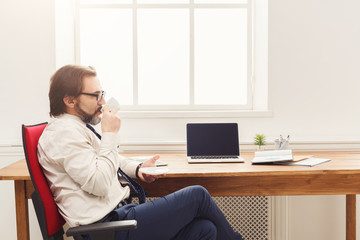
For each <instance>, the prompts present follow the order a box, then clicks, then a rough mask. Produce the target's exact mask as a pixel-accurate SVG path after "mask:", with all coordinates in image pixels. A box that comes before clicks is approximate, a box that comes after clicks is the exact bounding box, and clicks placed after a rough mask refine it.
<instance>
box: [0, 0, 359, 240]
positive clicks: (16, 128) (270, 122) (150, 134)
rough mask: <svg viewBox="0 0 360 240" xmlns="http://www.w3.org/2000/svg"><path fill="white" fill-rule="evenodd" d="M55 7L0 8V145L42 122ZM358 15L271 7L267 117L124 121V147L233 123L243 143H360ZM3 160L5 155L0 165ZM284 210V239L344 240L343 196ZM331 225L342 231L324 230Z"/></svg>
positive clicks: (277, 0) (354, 10)
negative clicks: (283, 139)
mask: <svg viewBox="0 0 360 240" xmlns="http://www.w3.org/2000/svg"><path fill="white" fill-rule="evenodd" d="M53 5H54V3H53V1H51V0H2V1H1V2H0V34H1V37H0V89H1V90H2V91H1V94H0V104H1V109H2V114H1V116H2V117H1V118H0V126H1V135H0V146H4V145H11V144H21V131H20V126H21V124H22V123H26V124H32V123H37V122H42V121H46V120H48V111H49V110H48V99H47V91H48V81H49V78H50V76H51V74H52V73H53V72H54V71H55V40H54V37H55V32H54V9H53ZM359 9H360V1H358V0H343V1H335V0H316V1H314V0H269V60H268V62H269V106H270V110H272V112H273V115H272V116H271V117H265V118H251V117H249V118H238V119H231V118H225V119H210V120H207V119H124V121H123V127H122V134H123V135H122V139H123V141H125V142H133V141H138V140H141V141H142V142H143V141H145V142H157V141H161V140H169V141H180V142H184V140H185V131H184V130H185V124H186V122H188V121H227V122H233V121H235V122H238V123H239V126H240V141H241V142H248V141H251V140H252V137H253V136H254V134H255V133H264V134H265V135H267V136H268V138H269V140H272V139H273V138H274V137H275V136H277V135H278V134H280V133H282V134H284V135H285V134H290V135H291V137H292V140H293V141H308V142H313V141H319V142H327V141H338V142H344V141H348V140H352V141H356V142H360V127H359V123H360V107H359V103H360V71H359V70H358V67H359V66H360V44H359V43H360V24H359V23H360V15H359V14H358V10H359ZM2 149H4V147H0V154H1V151H2ZM4 156H5V157H4ZM19 157H20V156H19ZM6 159H8V158H7V155H6V154H5V155H4V154H3V157H2V158H0V161H1V163H2V164H1V165H0V166H3V165H4V163H5V160H6ZM11 160H13V158H11ZM11 189H12V185H11V183H9V182H0V190H1V191H2V192H3V191H6V192H7V193H8V194H6V195H5V196H4V195H3V197H2V198H1V199H0V206H7V204H11V202H12V201H13V193H11V191H12V190H11ZM314 202H316V203H317V204H315V205H313V203H314ZM325 203H326V204H325ZM324 204H325V205H324ZM318 206H326V208H325V209H324V210H323V209H319V207H318ZM3 209H4V208H2V209H1V210H2V211H1V213H3ZM11 209H13V206H12V205H11V206H10V207H9V208H6V214H1V216H0V239H15V238H14V229H15V225H14V224H15V223H14V215H13V214H14V213H12V211H13V210H11ZM301 209H306V211H307V215H306V216H304V215H301V214H302V213H303V212H302V211H300V210H301ZM4 211H5V210H4ZM288 211H289V226H288V227H289V228H288V230H289V234H288V239H291V240H296V239H300V238H301V239H304V238H305V239H334V240H335V239H344V238H345V237H344V238H339V237H341V236H343V232H344V224H343V221H342V219H344V204H343V199H342V197H336V196H335V197H289V207H288ZM322 213H327V215H323V214H322ZM327 216H330V217H327ZM333 217H337V218H338V219H341V220H339V221H340V222H341V223H342V224H337V222H335V223H334V222H332V223H331V226H332V228H331V229H328V228H326V226H327V225H326V223H327V221H328V219H330V218H331V219H332V218H333ZM311 219H315V220H316V221H315V222H311V221H310V220H311ZM336 221H337V220H336ZM321 222H324V224H321ZM300 223H306V224H307V226H306V229H305V230H304V229H302V227H301V228H298V227H297V226H298V225H299V224H300ZM358 223H359V221H358ZM300 225H301V224H300ZM309 229H311V230H309ZM358 229H360V228H359V227H358ZM35 232H36V231H35ZM35 234H36V233H35ZM37 234H39V232H38V233H37ZM314 236H316V237H315V238H314ZM331 236H332V238H331ZM39 238H40V236H39V235H38V236H37V237H34V238H33V239H39ZM358 239H360V237H359V232H358Z"/></svg>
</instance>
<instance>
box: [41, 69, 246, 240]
mask: <svg viewBox="0 0 360 240" xmlns="http://www.w3.org/2000/svg"><path fill="white" fill-rule="evenodd" d="M104 95H105V92H104V91H103V90H102V88H101V85H100V83H99V80H98V78H97V75H96V71H95V70H94V69H93V68H92V67H83V66H78V65H67V66H64V67H62V68H60V69H59V70H58V71H57V72H56V73H55V74H54V75H53V76H52V78H51V80H50V91H49V99H50V115H51V116H52V117H54V118H53V119H52V121H50V123H49V124H48V125H47V127H46V128H45V130H44V132H43V134H42V135H41V137H40V140H39V145H38V156H39V161H40V164H41V166H42V167H43V169H44V173H45V176H46V178H47V180H48V182H49V185H50V188H51V191H52V193H53V195H54V198H55V201H56V203H57V205H58V207H59V210H60V213H61V215H62V216H63V217H64V219H65V220H66V222H67V223H68V224H69V225H70V226H72V227H73V226H78V225H86V224H90V223H94V222H106V221H116V220H122V219H135V220H137V222H138V227H137V229H135V230H128V231H118V232H117V233H116V239H137V240H139V239H156V240H169V239H187V240H191V239H193V240H199V239H204V240H205V239H219V240H231V239H242V237H241V236H240V234H239V233H236V232H234V231H233V230H232V228H231V226H230V224H229V223H228V222H227V220H226V219H225V217H224V215H223V213H222V212H221V210H220V209H219V208H218V207H217V205H216V204H215V202H214V201H213V199H212V198H211V196H210V194H209V193H208V191H207V190H206V189H205V188H203V187H201V186H190V187H187V188H184V189H181V190H179V191H177V192H174V193H172V194H169V195H167V196H165V197H162V198H159V199H156V200H153V201H151V202H146V203H142V202H143V201H144V199H143V198H142V197H141V196H142V194H141V189H140V190H139V189H138V190H137V191H138V192H140V193H139V200H140V203H141V204H133V203H130V199H129V196H130V187H129V186H128V185H124V184H121V183H120V182H119V176H120V175H119V174H121V175H122V176H124V177H125V178H129V177H130V178H131V177H137V178H138V179H140V180H142V181H144V182H147V183H150V182H153V181H155V180H156V178H157V176H153V175H147V174H144V173H142V172H141V171H139V168H141V167H149V166H155V161H156V160H157V159H158V158H159V157H158V156H155V157H153V158H152V159H150V160H148V161H145V162H144V164H142V165H141V164H139V163H138V162H136V161H131V160H129V159H125V158H121V157H120V155H119V154H118V144H119V135H118V132H119V130H120V125H121V120H120V119H119V117H118V116H116V115H115V112H114V111H113V110H112V109H111V108H110V106H108V105H105V104H106V102H105V99H104ZM103 105H105V107H103ZM101 114H102V116H101ZM98 123H101V130H102V136H100V135H99V134H98V133H96V131H95V130H94V129H93V128H92V126H91V125H96V124H98ZM89 124H91V125H89ZM129 181H131V179H130V180H129Z"/></svg>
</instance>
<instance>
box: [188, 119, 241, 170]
mask: <svg viewBox="0 0 360 240" xmlns="http://www.w3.org/2000/svg"><path fill="white" fill-rule="evenodd" d="M186 141H187V160H188V162H189V163H222V162H244V159H243V158H242V157H240V150H239V133H238V125H237V123H188V124H187V125H186Z"/></svg>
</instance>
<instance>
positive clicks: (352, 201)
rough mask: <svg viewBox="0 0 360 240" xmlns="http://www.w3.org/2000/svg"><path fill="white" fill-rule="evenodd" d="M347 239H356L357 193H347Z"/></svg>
mask: <svg viewBox="0 0 360 240" xmlns="http://www.w3.org/2000/svg"><path fill="white" fill-rule="evenodd" d="M346 240H356V195H355V194H352V195H346Z"/></svg>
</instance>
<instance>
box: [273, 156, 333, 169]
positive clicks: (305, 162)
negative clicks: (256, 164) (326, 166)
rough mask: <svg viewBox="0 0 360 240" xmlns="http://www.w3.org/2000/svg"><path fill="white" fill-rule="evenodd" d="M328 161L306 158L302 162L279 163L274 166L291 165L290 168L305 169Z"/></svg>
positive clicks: (327, 159)
mask: <svg viewBox="0 0 360 240" xmlns="http://www.w3.org/2000/svg"><path fill="white" fill-rule="evenodd" d="M329 161H330V159H329V158H312V157H311V158H308V159H305V160H302V161H298V162H292V161H290V162H281V163H276V164H281V165H291V166H306V167H312V166H315V165H319V164H321V163H325V162H329Z"/></svg>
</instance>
